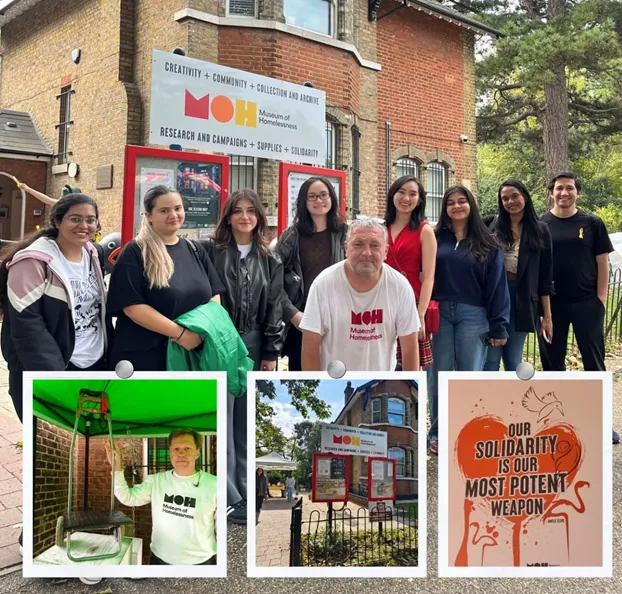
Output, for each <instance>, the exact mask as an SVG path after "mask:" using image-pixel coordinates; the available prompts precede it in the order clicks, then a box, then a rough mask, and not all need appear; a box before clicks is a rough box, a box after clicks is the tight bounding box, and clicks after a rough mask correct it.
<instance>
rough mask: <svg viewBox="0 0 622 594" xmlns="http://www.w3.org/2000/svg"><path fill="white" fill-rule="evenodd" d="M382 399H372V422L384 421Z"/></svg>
mask: <svg viewBox="0 0 622 594" xmlns="http://www.w3.org/2000/svg"><path fill="white" fill-rule="evenodd" d="M381 404H382V401H381V400H380V398H374V399H373V400H372V401H371V422H372V423H380V422H382V418H381V416H380V411H381V408H380V407H381Z"/></svg>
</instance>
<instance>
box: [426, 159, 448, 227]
mask: <svg viewBox="0 0 622 594" xmlns="http://www.w3.org/2000/svg"><path fill="white" fill-rule="evenodd" d="M425 189H426V192H427V200H426V214H427V219H428V221H430V222H431V223H435V222H436V221H438V218H439V216H440V214H441V202H442V200H443V194H444V193H445V190H446V189H447V166H446V165H444V164H443V163H439V162H438V161H433V162H432V163H428V179H427V183H426V188H425Z"/></svg>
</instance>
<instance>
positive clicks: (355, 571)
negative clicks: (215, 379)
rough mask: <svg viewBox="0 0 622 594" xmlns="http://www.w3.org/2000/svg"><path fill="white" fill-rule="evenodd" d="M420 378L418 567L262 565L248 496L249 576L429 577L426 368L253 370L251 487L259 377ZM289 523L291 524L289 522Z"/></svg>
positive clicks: (250, 380) (250, 482) (250, 388)
mask: <svg viewBox="0 0 622 594" xmlns="http://www.w3.org/2000/svg"><path fill="white" fill-rule="evenodd" d="M389 379H396V380H416V381H417V382H418V385H419V390H418V395H419V402H418V408H417V412H418V427H417V432H418V433H417V436H418V441H417V449H418V456H417V473H418V499H419V501H418V508H417V511H418V518H417V526H418V534H417V537H418V544H419V550H418V565H417V567H260V566H257V564H256V560H257V559H256V555H257V551H256V544H257V543H256V537H257V530H256V526H255V507H256V506H255V497H249V498H248V502H247V505H248V523H247V526H248V528H247V531H248V543H247V554H248V565H247V577H249V578H400V577H412V578H424V577H427V428H426V410H427V402H428V390H427V381H426V379H427V378H426V372H425V371H382V372H380V371H379V372H375V371H372V372H370V371H364V372H363V371H352V372H348V373H346V374H345V375H344V376H343V377H340V378H333V377H331V376H330V375H329V374H328V373H326V372H315V371H314V372H309V371H305V372H286V371H282V372H274V371H268V372H265V371H264V372H249V374H248V460H247V463H248V469H247V470H248V488H249V490H251V489H252V487H251V485H254V484H255V382H256V380H272V381H280V380H333V381H346V380H389ZM288 525H289V524H288Z"/></svg>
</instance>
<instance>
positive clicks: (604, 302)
mask: <svg viewBox="0 0 622 594" xmlns="http://www.w3.org/2000/svg"><path fill="white" fill-rule="evenodd" d="M599 299H600V302H601V303H602V304H603V307H604V308H605V309H607V297H605V298H604V299H601V298H600V297H599Z"/></svg>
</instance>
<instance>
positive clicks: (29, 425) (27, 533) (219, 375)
mask: <svg viewBox="0 0 622 594" xmlns="http://www.w3.org/2000/svg"><path fill="white" fill-rule="evenodd" d="M46 379H58V380H60V379H62V380H87V379H88V380H116V381H124V382H132V381H137V380H169V381H170V380H179V381H183V380H212V381H213V380H216V412H217V432H216V448H217V454H216V463H217V477H216V478H217V501H218V504H217V505H218V512H217V516H216V531H217V538H216V547H217V553H216V555H217V557H216V565H166V566H161V565H93V564H89V563H88V562H83V563H74V564H72V565H48V564H35V563H34V561H33V551H32V549H33V547H32V541H33V510H34V493H33V464H32V462H33V456H34V444H33V442H32V438H33V405H32V402H33V394H32V391H33V390H32V387H33V381H34V380H46ZM226 427H227V374H226V373H225V372H173V371H167V372H136V373H134V374H133V375H132V377H131V378H129V379H120V378H119V376H118V375H117V374H116V373H114V372H67V371H62V372H28V373H24V438H23V444H24V448H23V449H24V454H23V472H24V484H23V528H24V537H23V543H24V544H23V550H24V557H23V576H24V577H25V578H95V579H97V578H101V579H105V578H184V577H187V578H226V577H227V515H226V512H227V431H226Z"/></svg>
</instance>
